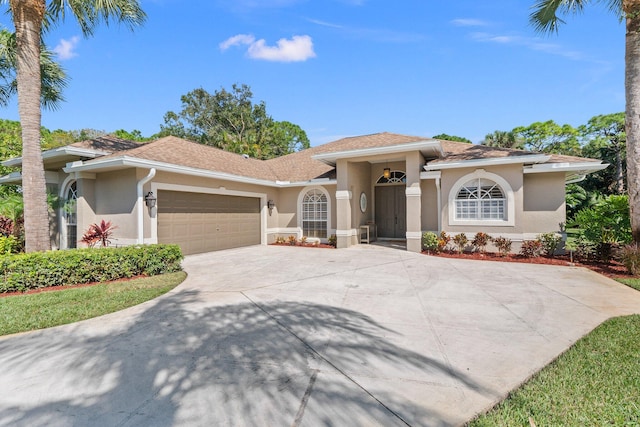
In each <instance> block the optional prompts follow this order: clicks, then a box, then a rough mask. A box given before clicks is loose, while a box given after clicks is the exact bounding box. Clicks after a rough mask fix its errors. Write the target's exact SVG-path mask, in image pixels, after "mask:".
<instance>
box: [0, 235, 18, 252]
mask: <svg viewBox="0 0 640 427" xmlns="http://www.w3.org/2000/svg"><path fill="white" fill-rule="evenodd" d="M17 249H18V239H16V238H15V236H0V255H3V254H4V255H6V254H10V253H12V252H17Z"/></svg>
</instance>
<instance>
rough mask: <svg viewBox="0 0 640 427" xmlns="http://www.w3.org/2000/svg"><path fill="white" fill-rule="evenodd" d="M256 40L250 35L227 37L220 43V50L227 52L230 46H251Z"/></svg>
mask: <svg viewBox="0 0 640 427" xmlns="http://www.w3.org/2000/svg"><path fill="white" fill-rule="evenodd" d="M255 40H256V38H255V37H253V36H252V35H251V34H238V35H237V36H233V37H229V38H228V39H226V40H225V41H223V42H222V43H220V45H219V46H220V50H223V51H225V50H227V49H229V48H230V47H231V46H239V45H241V44H251V43H253V42H254V41H255Z"/></svg>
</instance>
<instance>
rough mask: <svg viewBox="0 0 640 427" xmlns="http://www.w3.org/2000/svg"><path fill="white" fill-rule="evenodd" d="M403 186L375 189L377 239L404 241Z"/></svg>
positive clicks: (405, 224) (404, 201) (386, 186)
mask: <svg viewBox="0 0 640 427" xmlns="http://www.w3.org/2000/svg"><path fill="white" fill-rule="evenodd" d="M405 188H406V186H404V185H385V186H378V187H376V224H377V226H378V237H387V238H396V239H397V238H399V239H404V238H405V237H406V231H407V223H406V219H407V200H406V195H405Z"/></svg>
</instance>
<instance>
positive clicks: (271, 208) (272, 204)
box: [267, 200, 276, 213]
mask: <svg viewBox="0 0 640 427" xmlns="http://www.w3.org/2000/svg"><path fill="white" fill-rule="evenodd" d="M267 207H268V208H269V213H271V211H272V210H273V208H275V207H276V202H274V201H273V200H269V201H268V202H267Z"/></svg>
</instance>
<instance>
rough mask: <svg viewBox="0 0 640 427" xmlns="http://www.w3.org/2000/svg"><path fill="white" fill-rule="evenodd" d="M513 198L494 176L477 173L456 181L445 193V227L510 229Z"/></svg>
mask: <svg viewBox="0 0 640 427" xmlns="http://www.w3.org/2000/svg"><path fill="white" fill-rule="evenodd" d="M515 206H516V203H515V194H514V192H513V189H512V188H511V185H510V184H509V182H508V181H507V180H506V179H504V178H503V177H501V176H500V175H498V174H495V173H491V172H487V171H485V170H484V169H477V170H476V171H475V172H473V173H470V174H468V175H465V176H463V177H461V178H460V179H458V180H457V181H456V183H455V184H454V185H453V186H452V187H451V191H450V192H449V204H448V209H447V210H448V216H449V225H481V226H496V227H507V226H509V227H511V226H514V225H515Z"/></svg>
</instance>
